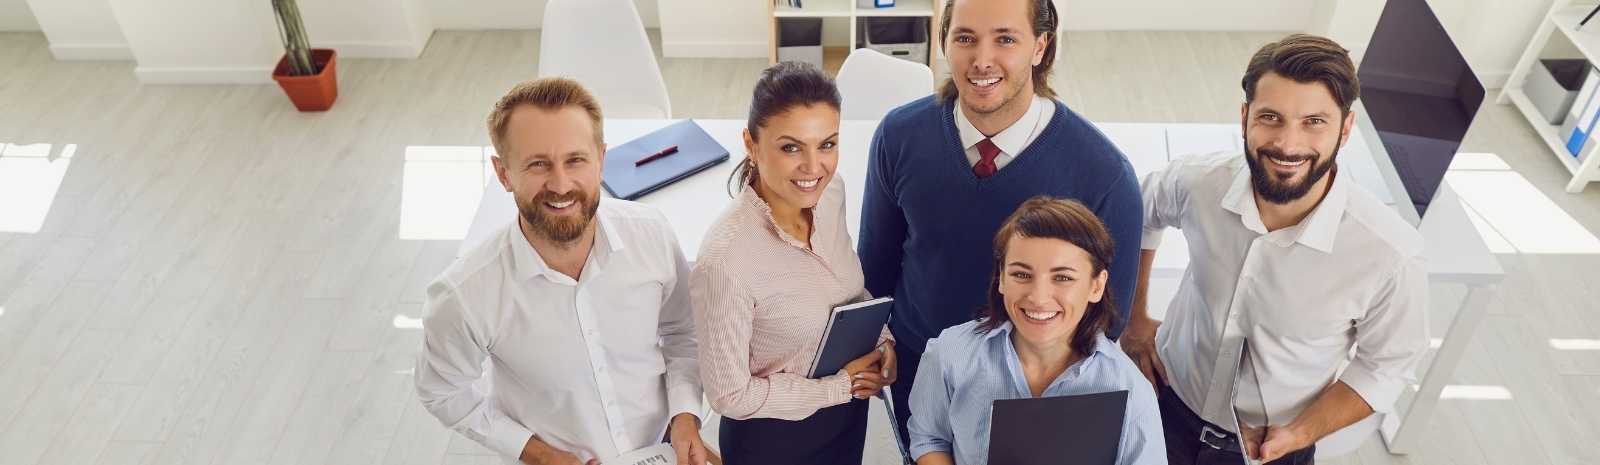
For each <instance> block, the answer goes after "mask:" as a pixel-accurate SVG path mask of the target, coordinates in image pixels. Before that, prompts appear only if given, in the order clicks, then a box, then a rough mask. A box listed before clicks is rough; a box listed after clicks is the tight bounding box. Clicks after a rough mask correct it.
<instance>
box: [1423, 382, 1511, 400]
mask: <svg viewBox="0 0 1600 465" xmlns="http://www.w3.org/2000/svg"><path fill="white" fill-rule="evenodd" d="M1439 398H1440V399H1461V400H1511V390H1510V389H1506V387H1505V386H1483V385H1465V384H1449V385H1445V387H1444V392H1442V393H1440V394H1439Z"/></svg>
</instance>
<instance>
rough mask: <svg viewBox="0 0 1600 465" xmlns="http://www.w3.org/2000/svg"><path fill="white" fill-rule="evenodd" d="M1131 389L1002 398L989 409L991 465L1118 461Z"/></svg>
mask: <svg viewBox="0 0 1600 465" xmlns="http://www.w3.org/2000/svg"><path fill="white" fill-rule="evenodd" d="M1127 410H1128V391H1112V392H1102V393H1098V394H1084V395H1077V396H1060V397H1039V398H1028V399H1001V400H996V401H994V407H993V410H991V411H990V413H989V464H990V465H1113V464H1115V463H1117V449H1118V447H1119V445H1120V444H1122V417H1123V415H1125V414H1126V413H1127Z"/></svg>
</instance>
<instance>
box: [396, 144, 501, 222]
mask: <svg viewBox="0 0 1600 465" xmlns="http://www.w3.org/2000/svg"><path fill="white" fill-rule="evenodd" d="M491 153H492V152H491V151H490V150H489V147H480V146H440V145H434V146H426V145H424V146H417V145H414V146H409V147H406V154H405V157H406V161H405V170H404V174H403V178H402V181H401V191H400V238H401V239H406V240H452V241H453V240H461V238H463V237H466V235H467V227H468V226H470V225H471V224H472V215H473V213H474V212H476V211H477V210H478V200H479V199H480V198H482V196H483V186H484V185H485V184H486V183H488V182H491V181H493V180H494V166H493V165H491V164H490V163H489V155H490V154H491Z"/></svg>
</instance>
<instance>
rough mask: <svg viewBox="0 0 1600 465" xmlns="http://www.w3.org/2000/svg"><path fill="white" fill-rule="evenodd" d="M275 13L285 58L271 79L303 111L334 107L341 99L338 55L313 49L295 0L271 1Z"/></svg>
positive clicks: (274, 70) (320, 49)
mask: <svg viewBox="0 0 1600 465" xmlns="http://www.w3.org/2000/svg"><path fill="white" fill-rule="evenodd" d="M272 10H273V12H274V13H277V17H278V37H279V38H281V39H283V58H282V59H279V60H278V66H277V67H276V68H273V70H272V79H273V80H274V81H278V86H279V87H282V88H283V93H285V94H289V100H290V101H292V102H294V106H295V108H298V109H300V111H324V110H327V109H328V108H330V107H333V101H334V99H336V98H338V97H339V81H338V79H337V77H336V76H337V73H336V72H335V66H334V65H335V64H336V63H337V58H338V55H337V54H336V53H334V51H333V49H326V48H311V41H310V39H308V38H306V26H305V24H304V23H302V22H301V21H300V7H299V6H298V5H296V4H295V0H272Z"/></svg>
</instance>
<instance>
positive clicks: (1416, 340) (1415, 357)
mask: <svg viewBox="0 0 1600 465" xmlns="http://www.w3.org/2000/svg"><path fill="white" fill-rule="evenodd" d="M1355 330H1356V355H1355V358H1354V360H1351V362H1350V366H1349V367H1347V368H1346V369H1345V371H1344V373H1343V374H1342V375H1340V377H1339V380H1340V381H1343V382H1344V383H1345V384H1347V385H1349V386H1350V388H1351V389H1354V390H1355V391H1356V394H1359V395H1360V396H1361V398H1362V399H1363V400H1365V401H1366V402H1367V405H1368V406H1370V407H1372V410H1373V411H1374V412H1379V413H1388V412H1391V411H1393V409H1394V403H1395V400H1396V399H1398V398H1399V397H1400V393H1401V392H1402V390H1404V389H1405V387H1406V386H1407V385H1410V384H1411V383H1414V382H1416V380H1417V366H1418V364H1420V363H1421V361H1422V357H1423V355H1424V354H1425V353H1426V352H1427V350H1428V275H1427V268H1426V266H1425V263H1424V261H1423V259H1422V257H1421V256H1412V257H1411V258H1408V259H1407V260H1405V261H1404V263H1403V264H1401V266H1399V267H1398V269H1396V270H1394V271H1393V272H1392V276H1391V277H1390V278H1389V279H1386V280H1384V282H1383V287H1382V288H1380V289H1379V291H1378V293H1377V294H1376V297H1375V299H1374V303H1373V305H1372V307H1371V309H1370V310H1368V311H1367V315H1366V317H1365V318H1362V319H1361V320H1359V321H1357V322H1356V325H1355Z"/></svg>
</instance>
